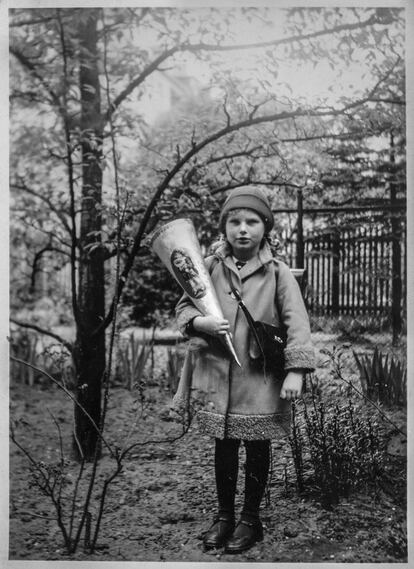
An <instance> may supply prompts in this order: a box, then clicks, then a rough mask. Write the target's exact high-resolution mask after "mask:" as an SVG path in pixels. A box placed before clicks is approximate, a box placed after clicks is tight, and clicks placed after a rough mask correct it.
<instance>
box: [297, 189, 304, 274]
mask: <svg viewBox="0 0 414 569" xmlns="http://www.w3.org/2000/svg"><path fill="white" fill-rule="evenodd" d="M296 195H297V211H298V221H297V236H298V239H297V245H296V267H297V268H298V269H303V267H304V266H305V264H304V263H305V244H304V240H303V193H302V189H298V191H297V194H296Z"/></svg>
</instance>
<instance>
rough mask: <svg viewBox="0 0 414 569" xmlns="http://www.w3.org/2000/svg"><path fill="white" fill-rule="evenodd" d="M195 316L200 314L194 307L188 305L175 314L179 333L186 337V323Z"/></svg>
mask: <svg viewBox="0 0 414 569" xmlns="http://www.w3.org/2000/svg"><path fill="white" fill-rule="evenodd" d="M196 316H202V314H201V312H200V311H199V310H197V308H195V307H194V308H192V307H188V308H186V309H185V310H184V311H183V312H182V313H181V314H180V315H178V316H177V319H176V322H177V326H178V329H179V331H180V332H181V334H183V335H184V336H187V337H188V333H187V331H186V328H187V324H188V323H189V322H191V321H192V320H194V318H195V317H196Z"/></svg>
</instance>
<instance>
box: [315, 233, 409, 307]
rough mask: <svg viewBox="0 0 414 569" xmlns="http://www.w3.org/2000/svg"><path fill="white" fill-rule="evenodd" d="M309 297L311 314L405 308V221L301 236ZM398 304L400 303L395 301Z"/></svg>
mask: <svg viewBox="0 0 414 569" xmlns="http://www.w3.org/2000/svg"><path fill="white" fill-rule="evenodd" d="M304 245H305V268H306V271H307V293H306V296H307V302H308V307H309V310H310V311H311V312H312V313H314V314H319V313H325V314H326V313H328V314H352V315H357V314H363V313H386V312H389V311H390V310H393V309H395V303H397V304H398V305H399V310H400V313H401V314H404V313H405V309H406V303H405V297H406V284H405V282H406V278H405V275H406V247H405V227H404V224H403V223H402V222H399V225H398V231H397V233H396V226H395V224H394V226H392V227H391V225H389V224H378V223H377V224H369V225H359V226H354V227H350V228H349V227H348V228H343V229H341V228H336V229H335V230H334V231H331V232H329V233H327V232H323V233H320V234H317V235H308V236H307V237H305V242H304ZM397 309H398V307H397Z"/></svg>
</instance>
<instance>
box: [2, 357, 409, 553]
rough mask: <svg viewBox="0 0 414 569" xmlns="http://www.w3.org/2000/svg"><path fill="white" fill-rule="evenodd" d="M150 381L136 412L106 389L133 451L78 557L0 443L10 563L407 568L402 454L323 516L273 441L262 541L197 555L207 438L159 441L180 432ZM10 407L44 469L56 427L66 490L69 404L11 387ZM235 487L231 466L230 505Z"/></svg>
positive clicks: (19, 461)
mask: <svg viewBox="0 0 414 569" xmlns="http://www.w3.org/2000/svg"><path fill="white" fill-rule="evenodd" d="M160 350H161V348H160ZM160 354H161V352H160ZM161 360H162V357H161V356H160V357H158V358H156V367H155V371H154V378H155V377H157V375H159V376H160V377H161V374H162V372H161V371H160V368H158V369H157V365H158V366H161V365H162V361H161ZM154 378H153V379H154ZM151 384H152V385H151V386H150V387H147V389H146V391H145V393H146V401H145V404H144V411H143V412H142V408H141V407H140V405H139V404H138V403H137V393H136V392H134V391H128V390H126V389H124V388H121V387H116V388H113V389H112V390H111V393H110V399H109V412H108V421H107V437H108V439H109V440H111V441H118V443H119V444H120V445H122V444H126V443H128V444H130V443H135V442H136V443H140V445H139V446H137V447H135V448H134V450H133V451H132V453H131V455H130V456H129V458H128V459H127V460H126V461H125V464H124V468H123V471H122V472H121V474H120V475H119V476H118V477H117V478H116V479H115V480H114V481H113V483H112V484H111V485H110V487H109V492H108V495H107V501H106V509H105V513H104V517H103V522H102V529H101V532H100V535H99V539H98V548H97V551H96V552H95V553H94V554H92V555H90V554H86V553H85V552H84V551H83V547H82V544H83V542H81V545H80V547H79V549H78V551H77V552H76V553H75V554H72V555H68V554H67V553H66V552H65V548H64V545H63V539H62V535H61V533H60V530H59V528H58V526H57V523H56V519H55V517H54V511H53V508H52V506H51V504H50V501H49V499H48V498H47V497H45V496H43V495H42V494H40V493H39V490H38V489H37V488H36V487H34V486H33V484H32V483H31V482H30V479H31V476H30V469H29V467H28V460H27V458H26V457H25V456H24V455H23V453H22V452H21V451H20V450H19V449H18V448H17V447H16V445H14V444H13V443H10V541H9V558H10V559H11V560H17V559H25V560H77V561H80V560H88V561H98V560H101V561H113V560H116V561H183V562H208V561H211V562H217V561H222V562H224V561H225V562H338V563H339V562H342V563H345V562H347V563H355V562H373V563H384V562H391V563H392V562H400V563H401V562H406V561H407V557H406V475H405V466H406V459H405V457H404V456H395V455H389V457H388V464H387V469H388V471H387V476H386V477H384V480H383V484H382V485H381V487H380V489H379V490H378V491H377V492H376V494H373V493H372V492H370V491H365V492H357V493H353V494H351V496H349V497H347V498H344V499H342V500H341V502H340V504H339V505H338V506H335V507H334V508H333V509H331V510H326V509H324V508H322V507H321V505H320V504H319V502H318V500H317V496H313V497H312V496H309V495H308V496H298V495H297V493H296V491H295V486H294V470H293V466H292V459H291V452H290V447H289V443H288V441H277V442H274V443H273V449H272V450H273V463H272V476H271V480H270V483H269V488H268V493H267V499H266V503H265V504H264V507H263V509H262V520H263V524H264V528H265V538H264V541H263V542H261V543H259V544H256V545H255V546H254V547H253V548H252V549H251V550H249V551H248V552H245V553H243V554H240V555H236V556H234V555H228V554H224V553H223V551H222V550H217V551H212V552H205V551H203V547H202V541H201V537H202V533H203V531H204V530H205V529H207V527H208V526H209V525H210V523H211V520H212V517H213V515H214V513H215V508H216V502H215V486H214V468H213V442H212V440H211V439H210V438H209V437H206V436H202V435H200V434H199V433H198V431H197V428H196V426H195V425H194V426H192V427H191V428H190V431H189V432H188V433H187V434H186V435H185V436H184V437H183V438H181V439H179V440H177V441H176V442H168V440H169V439H170V440H171V439H172V438H174V436H178V435H179V433H180V425H179V424H178V423H176V422H173V421H171V420H170V417H169V416H168V413H166V406H168V403H169V401H170V394H169V392H168V390H166V389H165V387H162V385H160V384H159V383H157V382H155V381H152V382H151ZM10 405H11V416H12V418H13V419H14V420H17V421H18V424H17V427H16V437H17V439H18V441H19V442H20V443H21V444H22V445H23V447H25V448H27V449H29V450H30V453H31V455H32V456H33V457H34V458H35V459H36V460H42V461H44V462H45V463H53V462H57V461H58V460H59V457H60V450H59V448H60V443H59V437H58V429H57V427H56V424H57V425H59V427H60V429H61V432H62V436H63V448H64V453H65V455H67V457H68V458H69V461H68V465H67V487H66V488H67V489H70V488H73V487H74V481H75V472H76V468H77V465H76V462H75V461H73V460H72V459H70V449H71V428H72V423H73V421H72V418H73V404H72V402H71V401H70V400H69V399H68V398H67V397H66V396H65V394H63V393H62V392H61V391H60V390H59V389H57V388H56V387H50V386H46V385H42V386H34V387H28V386H25V385H21V384H20V385H12V386H11V391H10ZM135 420H137V426H136V427H134V426H133V425H134V421H135ZM399 420H400V421H401V417H400V418H399ZM127 433H130V436H129V437H128V436H127ZM151 441H153V442H151ZM142 443H145V444H142ZM241 458H243V456H242V457H241ZM113 466H114V462H113V460H112V459H111V457H110V455H109V453H108V452H107V451H106V450H105V449H104V451H103V457H102V459H101V461H100V464H99V473H98V481H99V484H98V486H99V487H98V486H97V488H96V492H95V494H94V496H93V498H94V499H93V506H92V507H91V508H90V511H91V514H92V529H93V526H94V523H95V521H96V509H95V505H94V504H96V499H97V498H99V495H100V492H101V491H102V486H101V484H100V482H101V480H102V477H103V476H104V474H105V472H109V471H110V470H111V469H113ZM88 468H90V467H88ZM285 471H286V472H288V477H287V480H286V477H285V475H284V473H285ZM242 489H243V472H242V468H241V471H240V478H239V490H238V496H237V502H238V508H239V509H240V506H241V499H242V495H243V491H242ZM65 519H66V522H67V521H68V520H67V517H66V518H65ZM75 522H76V520H75Z"/></svg>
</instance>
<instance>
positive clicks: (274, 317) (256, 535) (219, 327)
mask: <svg viewBox="0 0 414 569" xmlns="http://www.w3.org/2000/svg"><path fill="white" fill-rule="evenodd" d="M273 224H274V219H273V214H272V212H271V209H270V205H269V202H268V200H267V198H266V196H265V195H264V193H263V192H261V191H260V190H259V189H257V188H255V187H251V186H245V187H242V188H238V189H236V190H234V191H233V192H232V193H231V194H230V195H229V197H228V198H227V200H226V201H225V203H224V206H223V209H222V211H221V215H220V230H221V231H222V233H223V235H224V238H225V239H224V243H223V245H222V246H220V247H219V248H218V249H216V250H215V252H214V255H211V256H210V257H207V259H206V265H207V267H208V268H209V271H210V274H211V278H212V281H213V283H214V287H215V290H216V292H217V296H218V298H219V302H220V305H221V307H222V310H223V314H224V318H223V319H219V318H216V317H213V316H203V315H202V314H201V313H200V312H199V311H198V309H197V308H196V307H195V306H194V304H193V303H192V301H191V299H190V297H189V296H188V295H186V294H184V295H183V297H182V298H181V299H180V301H179V303H178V305H177V307H176V314H177V322H178V326H179V328H180V330H181V331H182V332H183V333H184V334H185V335H187V336H189V337H193V340H191V342H190V346H189V350H188V353H187V358H186V362H185V364H184V367H183V374H182V377H181V381H180V384H181V387H180V390H179V394H177V396H176V398H175V404H176V405H179V404H180V403H181V404H182V403H183V401H182V399H183V396H182V393H183V391H182V390H183V384H186V385H187V387H189V388H190V389H191V391H192V392H193V393H194V392H196V393H197V396H198V398H197V400H198V401H199V400H200V396H201V399H202V401H203V407H202V408H201V409H200V410H199V412H198V417H197V418H198V423H199V427H200V429H201V431H202V432H204V433H207V434H209V435H211V436H213V437H215V475H216V487H217V498H218V512H217V516H216V517H215V519H214V521H213V524H212V526H211V527H210V529H209V530H208V531H207V532H206V533H205V535H204V538H203V543H204V546H205V547H206V548H218V547H222V546H225V551H226V552H227V553H239V552H241V551H245V550H247V549H249V548H250V547H251V546H252V545H253V544H254V543H256V542H257V541H260V540H262V539H263V529H262V524H261V522H260V518H259V507H260V503H261V500H262V498H263V495H264V491H265V488H266V483H267V479H268V472H269V462H270V440H271V439H273V438H278V437H281V436H284V435H285V436H286V431H287V430H288V429H289V424H290V401H291V400H293V399H296V398H297V397H299V396H300V395H301V390H302V382H303V377H304V373H305V372H306V371H309V370H312V369H314V353H313V348H312V345H311V337H310V326H309V319H308V316H307V313H306V309H305V306H304V303H303V299H302V294H301V291H300V289H299V286H298V284H297V282H296V280H295V278H294V277H293V275H292V274H291V272H290V270H289V268H288V267H287V265H286V264H284V263H282V262H281V261H276V260H275V259H273V257H272V253H271V250H270V247H269V244H268V241H267V239H266V237H267V235H268V233H269V232H270V230H271V229H272V227H273ZM226 267H227V269H226ZM229 278H231V280H232V284H233V287H234V288H235V289H237V290H238V291H239V292H240V295H241V297H242V299H243V301H244V303H245V304H246V306H247V308H248V310H249V312H250V313H251V315H252V317H253V319H254V320H260V321H264V322H267V323H269V324H273V325H276V326H278V325H283V326H284V327H285V330H286V333H287V342H286V347H285V350H284V356H285V369H284V370H280V369H275V370H272V371H268V370H266V373H265V372H264V371H263V369H261V368H260V367H258V366H257V362H255V360H254V356H255V355H256V356H257V350H258V348H257V344H256V342H255V340H254V335H253V334H252V333H251V330H250V328H249V325H248V322H247V319H246V316H245V314H244V313H243V311H242V310H241V309H240V308H239V304H238V302H237V300H236V299H235V298H234V294H233V293H232V288H231V284H230V282H229ZM228 332H230V333H231V335H232V339H233V344H234V347H235V350H236V353H237V355H238V357H239V359H240V361H241V364H242V365H241V367H239V366H238V365H237V364H236V363H234V361H232V360H231V358H230V357H229V356H228V355H227V354H226V352H225V351H224V350H220V349H219V348H218V347H217V346H219V344H220V342H218V341H217V340H218V338H219V337H220V336H221V335H223V334H226V333H228ZM201 338H203V339H204V340H203V339H201ZM205 339H210V340H211V341H207V342H206V341H205ZM192 344H196V345H197V346H198V350H197V351H196V352H195V351H194V347H193V346H192ZM188 391H189V390H188ZM241 441H243V443H244V445H245V449H246V465H245V492H244V505H243V509H242V511H241V515H240V518H239V520H238V523H237V525H236V523H235V512H234V503H235V493H236V484H237V474H238V468H239V465H238V455H239V446H240V442H241Z"/></svg>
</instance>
